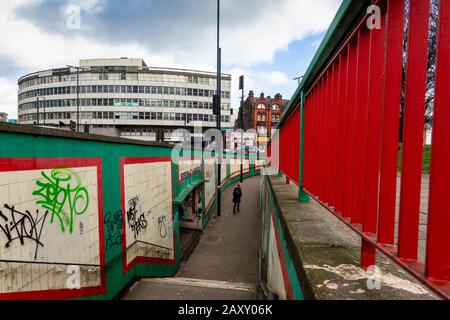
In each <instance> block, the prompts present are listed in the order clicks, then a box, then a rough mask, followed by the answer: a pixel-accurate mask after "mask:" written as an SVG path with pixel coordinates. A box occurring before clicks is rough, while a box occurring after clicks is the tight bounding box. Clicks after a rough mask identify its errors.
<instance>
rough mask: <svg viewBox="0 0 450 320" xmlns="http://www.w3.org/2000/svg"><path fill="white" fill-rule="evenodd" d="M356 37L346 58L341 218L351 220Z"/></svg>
mask: <svg viewBox="0 0 450 320" xmlns="http://www.w3.org/2000/svg"><path fill="white" fill-rule="evenodd" d="M357 39H358V37H357V36H356V37H355V39H354V40H353V41H350V43H349V46H348V56H347V87H346V92H347V93H346V101H345V103H346V108H345V137H344V139H345V140H344V141H345V152H344V187H343V190H344V191H343V192H344V194H343V209H342V216H343V217H344V218H351V217H352V211H353V179H354V163H355V135H356V130H355V126H356V124H355V123H356V77H357V65H358V51H357V45H356V44H355V42H354V41H357Z"/></svg>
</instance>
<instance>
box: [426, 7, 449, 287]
mask: <svg viewBox="0 0 450 320" xmlns="http://www.w3.org/2000/svg"><path fill="white" fill-rule="evenodd" d="M449 57H450V3H449V2H448V1H445V0H444V1H441V5H440V17H439V35H438V46H437V69H436V88H435V90H436V91H435V103H434V110H433V112H434V113H433V144H432V151H431V176H430V199H429V209H428V238H427V259H426V275H427V276H428V277H431V278H435V279H439V280H446V281H450V236H449V234H450V206H449V203H448V198H449V186H448V183H449V181H450V125H449V123H448V121H449V119H450V99H449V97H448V84H449V83H450V61H449Z"/></svg>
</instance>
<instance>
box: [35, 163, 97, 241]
mask: <svg viewBox="0 0 450 320" xmlns="http://www.w3.org/2000/svg"><path fill="white" fill-rule="evenodd" d="M41 176H42V179H40V180H37V181H36V185H37V187H38V189H37V190H35V191H34V192H33V196H37V197H39V198H40V199H39V200H38V201H36V204H37V205H40V206H41V207H42V208H44V209H46V210H48V211H49V212H51V218H50V223H53V221H54V219H55V217H56V219H57V220H58V222H59V224H60V227H61V232H62V233H65V231H66V228H68V229H69V233H71V234H72V233H73V220H74V215H82V214H84V213H85V212H86V211H87V209H88V208H89V194H88V191H87V188H86V187H84V186H81V178H80V176H79V175H78V174H77V173H75V172H74V171H72V170H70V169H53V170H52V171H51V173H50V176H49V175H47V173H46V172H45V171H42V172H41Z"/></svg>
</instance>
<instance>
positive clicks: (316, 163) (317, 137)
mask: <svg viewBox="0 0 450 320" xmlns="http://www.w3.org/2000/svg"><path fill="white" fill-rule="evenodd" d="M315 87H316V98H315V104H314V127H313V128H314V129H313V130H314V133H315V134H314V136H315V140H314V141H315V144H314V146H313V147H314V148H313V156H314V157H313V162H314V178H313V179H312V180H311V185H312V186H313V190H312V192H313V194H314V195H315V196H317V192H318V191H317V185H318V178H319V176H318V172H319V160H318V157H319V154H318V145H319V143H320V134H319V111H320V99H321V94H320V85H319V84H316V86H315Z"/></svg>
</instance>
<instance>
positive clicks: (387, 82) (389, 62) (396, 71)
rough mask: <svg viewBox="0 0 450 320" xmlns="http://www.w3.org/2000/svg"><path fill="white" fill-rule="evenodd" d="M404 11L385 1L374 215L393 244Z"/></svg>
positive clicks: (383, 239)
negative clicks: (380, 129)
mask: <svg viewBox="0 0 450 320" xmlns="http://www.w3.org/2000/svg"><path fill="white" fill-rule="evenodd" d="M404 11H405V3H404V1H389V5H388V17H387V47H386V64H385V79H384V108H383V109H384V111H383V112H384V114H383V138H382V154H381V172H380V203H379V217H378V241H379V242H381V243H384V244H394V232H395V201H396V192H397V158H398V139H399V134H398V132H399V126H400V95H399V92H400V90H401V82H402V50H403V32H404V31H403V30H404V18H403V17H404Z"/></svg>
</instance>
